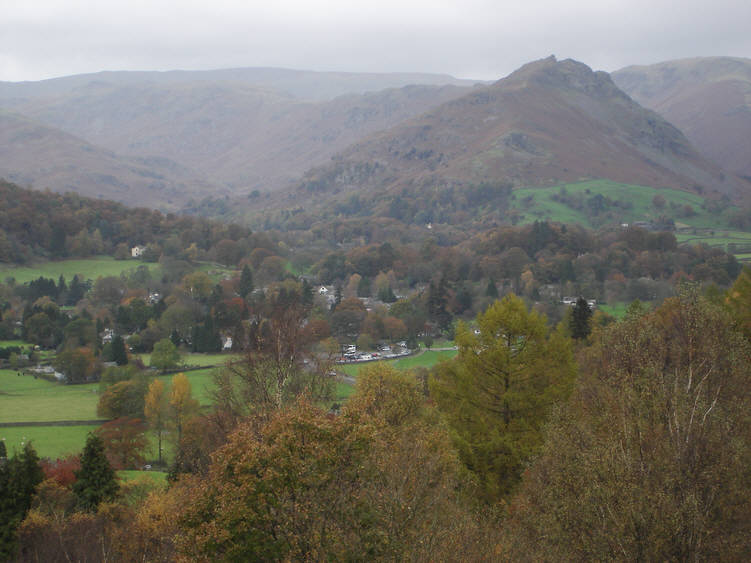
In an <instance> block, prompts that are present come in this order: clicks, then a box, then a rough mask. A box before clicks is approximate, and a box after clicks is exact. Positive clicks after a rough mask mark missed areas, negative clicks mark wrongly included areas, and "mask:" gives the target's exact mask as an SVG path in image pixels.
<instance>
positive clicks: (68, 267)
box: [0, 256, 161, 283]
mask: <svg viewBox="0 0 751 563" xmlns="http://www.w3.org/2000/svg"><path fill="white" fill-rule="evenodd" d="M141 265H144V266H146V267H147V268H149V271H150V272H151V273H152V275H158V272H159V270H160V268H161V266H159V264H154V263H145V262H140V261H137V260H115V259H114V258H112V257H110V256H97V257H96V258H88V259H80V260H60V261H50V262H39V263H36V264H32V265H29V266H0V280H6V279H8V278H13V279H15V280H16V283H26V282H29V281H31V280H35V279H37V278H39V277H40V276H41V277H44V278H52V279H54V280H55V281H57V279H58V278H59V277H60V276H61V275H62V276H64V277H65V280H66V281H67V282H70V280H72V279H73V276H75V275H78V276H79V278H82V279H83V280H87V279H90V280H96V279H97V278H99V277H100V276H101V277H106V276H119V275H120V274H122V273H123V272H127V271H130V270H135V269H136V268H137V267H138V266H141Z"/></svg>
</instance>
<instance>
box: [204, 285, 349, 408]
mask: <svg viewBox="0 0 751 563" xmlns="http://www.w3.org/2000/svg"><path fill="white" fill-rule="evenodd" d="M358 303H359V301H358ZM309 307H310V305H309V304H307V303H306V300H305V299H304V294H303V292H302V287H301V285H300V284H299V283H297V282H294V281H289V280H288V281H285V282H282V283H280V284H278V285H276V286H274V287H273V288H271V289H270V291H269V292H268V295H267V297H266V301H265V303H263V304H261V305H260V306H259V310H258V311H257V315H255V318H253V319H251V322H250V323H249V324H248V327H247V343H246V346H245V350H244V355H243V357H242V358H240V359H239V360H237V361H234V362H231V363H229V364H227V367H226V368H225V369H223V370H221V371H220V372H218V373H217V375H216V377H215V384H216V389H217V390H216V393H215V399H216V403H217V405H218V406H219V408H220V409H222V410H224V411H226V412H231V413H234V414H235V415H236V416H244V415H247V414H248V413H249V412H253V411H268V410H274V409H279V408H281V407H282V406H283V405H284V404H286V403H288V402H290V401H292V400H294V398H295V397H296V396H298V395H300V394H303V393H309V394H311V395H312V398H314V399H318V398H321V397H323V396H327V395H328V394H329V393H330V388H331V385H330V383H331V382H330V378H328V376H327V375H326V374H327V372H328V371H329V370H330V368H329V367H327V365H328V362H320V361H319V360H320V357H319V356H316V355H315V354H313V353H312V351H311V348H312V341H311V338H310V336H311V335H310V332H309V331H308V330H306V326H305V320H306V318H307V314H308V310H309ZM306 360H307V363H306Z"/></svg>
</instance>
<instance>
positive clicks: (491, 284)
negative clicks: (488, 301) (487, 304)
mask: <svg viewBox="0 0 751 563" xmlns="http://www.w3.org/2000/svg"><path fill="white" fill-rule="evenodd" d="M485 295H486V296H488V297H491V298H493V299H497V298H498V287H497V286H496V285H495V280H494V279H493V278H490V279H489V280H488V287H487V289H486V290H485Z"/></svg>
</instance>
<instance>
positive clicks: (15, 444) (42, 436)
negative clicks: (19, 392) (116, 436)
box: [0, 426, 97, 459]
mask: <svg viewBox="0 0 751 563" xmlns="http://www.w3.org/2000/svg"><path fill="white" fill-rule="evenodd" d="M96 429H97V426H14V427H13V428H5V427H0V440H2V439H4V440H5V447H6V449H7V450H8V454H10V455H12V453H13V450H14V448H15V449H16V450H20V449H21V447H22V446H21V444H22V443H25V442H28V441H29V440H31V443H32V445H33V446H34V449H35V450H36V452H37V454H39V457H48V458H50V459H56V458H59V457H64V456H66V455H68V454H78V453H80V452H81V451H82V450H83V447H84V445H85V444H86V436H87V435H88V434H89V432H93V431H94V430H96Z"/></svg>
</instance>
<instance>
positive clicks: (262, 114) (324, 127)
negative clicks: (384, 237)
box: [0, 75, 467, 195]
mask: <svg viewBox="0 0 751 563" xmlns="http://www.w3.org/2000/svg"><path fill="white" fill-rule="evenodd" d="M178 76H182V75H178ZM466 91H467V90H466V89H464V88H459V87H457V86H444V87H438V86H408V87H403V88H400V89H392V90H384V91H381V92H376V93H372V94H351V95H347V96H341V97H338V98H336V99H334V100H330V101H326V102H303V101H299V100H296V99H294V98H292V97H291V96H289V95H286V94H280V93H278V92H275V91H272V90H268V89H262V88H258V87H255V86H249V85H245V84H241V83H233V82H206V81H201V82H196V81H193V82H182V83H179V82H168V83H158V82H156V83H155V82H137V83H132V84H118V83H116V82H102V81H99V82H89V83H87V84H84V85H81V86H79V87H78V88H75V89H73V90H70V91H68V92H67V93H64V94H57V95H49V96H43V97H31V98H27V99H15V100H5V101H4V102H3V101H2V100H0V106H2V104H5V105H6V107H10V108H12V109H13V111H15V112H18V113H21V114H23V115H25V116H28V117H30V118H32V119H34V120H35V121H38V122H41V123H44V124H46V125H49V126H51V127H55V128H59V129H61V130H63V131H66V132H68V133H70V134H73V135H76V136H78V137H81V138H83V139H86V140H87V141H88V142H90V143H92V144H95V145H97V146H101V147H105V148H107V149H109V150H112V151H115V152H117V153H119V154H125V155H131V156H139V157H152V156H157V157H159V158H167V159H170V160H173V161H175V162H178V163H180V164H182V165H183V166H186V167H190V168H192V169H196V170H198V171H199V172H201V173H202V174H203V175H205V176H206V177H209V178H211V179H212V181H213V182H216V183H221V184H224V185H226V186H228V187H230V188H231V189H233V190H234V191H236V192H238V193H247V192H250V191H252V190H255V189H261V190H267V191H273V190H275V189H277V188H279V187H280V186H284V185H286V184H288V183H289V182H290V181H292V180H294V179H296V178H298V177H299V176H300V175H301V174H302V173H303V172H305V171H306V170H307V169H309V168H310V167H311V166H315V165H318V164H321V163H325V162H327V161H328V160H329V159H330V157H331V155H332V154H334V153H335V152H336V151H338V150H342V149H344V148H346V147H347V146H349V145H350V144H352V143H354V142H356V141H358V140H360V139H361V138H362V137H364V136H367V135H368V134H370V133H373V132H375V131H378V130H381V129H385V128H387V127H390V126H392V125H394V124H396V123H399V122H400V121H403V120H405V119H407V118H409V117H413V116H415V115H417V114H420V113H422V112H424V111H426V110H427V109H429V108H431V107H433V106H436V105H439V104H441V103H443V102H445V101H447V100H450V99H453V98H455V97H458V96H460V95H461V94H463V93H465V92H466ZM43 156H44V155H40V157H42V158H43ZM203 195H216V194H213V193H210V192H207V193H205V194H203Z"/></svg>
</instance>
